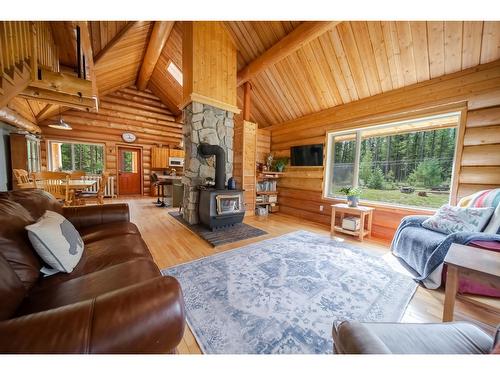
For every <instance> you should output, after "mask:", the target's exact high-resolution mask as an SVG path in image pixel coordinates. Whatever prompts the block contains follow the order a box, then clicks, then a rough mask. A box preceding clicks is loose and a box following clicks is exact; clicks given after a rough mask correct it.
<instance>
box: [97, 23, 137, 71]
mask: <svg viewBox="0 0 500 375" xmlns="http://www.w3.org/2000/svg"><path fill="white" fill-rule="evenodd" d="M136 23H137V21H130V22H128V23H127V25H126V26H125V27H124V28H123V29H121V30H120V31H119V32H118V33H117V34H116V35H115V36H114V37H113V39H111V40H110V41H109V42H108V43H106V46H104V47H103V48H102V49H101V50H100V51H99V53H97V54H96V56H95V57H94V64H96V65H97V64H98V63H99V60H101V59H102V58H103V57H104V56H106V54H107V53H108V52H109V51H110V50H111V49H113V47H114V46H115V45H116V44H117V43H118V42H119V41H120V40H122V38H123V36H124V35H125V34H127V32H128V31H129V30H130V29H131V28H132V26H134V25H135V24H136ZM100 27H101V30H102V29H103V28H106V23H105V22H101V25H100ZM102 40H103V32H102V31H101V42H102Z"/></svg>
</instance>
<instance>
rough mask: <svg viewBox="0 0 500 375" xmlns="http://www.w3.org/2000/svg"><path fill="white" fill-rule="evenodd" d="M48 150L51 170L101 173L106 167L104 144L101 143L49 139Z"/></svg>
mask: <svg viewBox="0 0 500 375" xmlns="http://www.w3.org/2000/svg"><path fill="white" fill-rule="evenodd" d="M48 152H49V158H48V160H49V165H48V167H49V170H51V171H65V172H71V171H84V172H86V173H87V174H101V173H102V171H103V169H104V146H103V145H101V144H93V143H74V142H62V141H49V143H48Z"/></svg>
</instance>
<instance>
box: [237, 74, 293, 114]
mask: <svg viewBox="0 0 500 375" xmlns="http://www.w3.org/2000/svg"><path fill="white" fill-rule="evenodd" d="M262 78H263V80H265V81H267V87H269V88H270V90H269V91H268V92H269V94H272V96H273V101H274V104H275V106H276V107H277V109H278V111H279V110H280V109H281V110H282V117H283V118H293V117H294V116H295V112H294V108H295V107H297V104H296V102H295V101H294V100H293V97H291V96H289V95H287V92H286V90H284V85H283V82H282V81H281V79H280V75H279V74H278V73H277V70H276V66H272V67H270V68H269V69H268V70H266V71H265V72H264V73H263V74H262ZM245 84H246V83H245Z"/></svg>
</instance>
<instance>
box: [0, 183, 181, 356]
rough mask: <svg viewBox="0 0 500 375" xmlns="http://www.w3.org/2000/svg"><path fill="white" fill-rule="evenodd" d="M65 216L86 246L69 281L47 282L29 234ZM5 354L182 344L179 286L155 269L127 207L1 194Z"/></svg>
mask: <svg viewBox="0 0 500 375" xmlns="http://www.w3.org/2000/svg"><path fill="white" fill-rule="evenodd" d="M45 210H52V211H56V212H59V213H61V214H63V215H64V216H65V217H66V218H67V219H69V220H70V221H71V222H72V223H73V225H74V226H75V227H76V228H77V230H78V231H79V232H80V234H81V236H82V239H83V241H84V243H85V250H84V253H83V256H82V259H81V260H80V262H79V263H78V265H77V266H76V268H75V269H74V270H73V272H71V273H70V274H66V273H59V274H56V275H53V276H49V277H42V276H41V274H40V268H41V267H42V266H43V261H42V260H41V259H40V258H39V257H38V255H37V254H36V252H35V251H34V250H33V248H32V247H31V244H30V241H29V239H28V237H27V234H26V231H25V229H24V227H25V226H26V225H28V224H30V223H33V222H34V221H36V220H37V219H38V218H39V217H40V216H41V215H42V214H43V213H44V212H45ZM0 301H1V302H0V353H168V352H175V348H176V347H177V345H178V344H179V342H180V340H181V339H182V336H183V332H184V326H185V310H184V301H183V298H182V292H181V288H180V285H179V283H178V282H177V280H176V279H175V278H173V277H165V276H162V275H161V274H160V271H159V269H158V267H157V266H156V264H155V263H154V261H153V259H152V257H151V254H150V253H149V250H148V248H147V246H146V244H145V242H144V241H143V239H142V237H141V235H140V233H139V231H138V229H137V227H136V226H135V225H134V224H132V223H131V222H130V221H129V210H128V206H127V205H126V204H110V205H101V206H83V207H74V208H66V207H62V206H61V205H60V204H59V203H58V202H57V201H56V200H55V199H54V198H53V197H52V196H51V195H49V194H47V193H45V192H43V191H41V190H36V189H29V190H18V191H13V192H1V193H0Z"/></svg>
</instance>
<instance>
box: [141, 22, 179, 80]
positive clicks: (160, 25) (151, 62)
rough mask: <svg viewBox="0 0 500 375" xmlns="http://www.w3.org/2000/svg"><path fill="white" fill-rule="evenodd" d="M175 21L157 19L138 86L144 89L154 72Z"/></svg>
mask: <svg viewBox="0 0 500 375" xmlns="http://www.w3.org/2000/svg"><path fill="white" fill-rule="evenodd" d="M174 23H175V22H174V21H156V22H155V24H154V26H153V31H152V33H151V37H150V38H149V43H148V48H147V49H146V54H145V55H144V59H143V60H142V65H141V69H140V70H139V75H138V77H137V88H138V89H139V90H144V89H145V88H146V87H147V85H148V82H149V79H150V78H151V75H152V74H153V70H154V68H155V66H156V63H157V62H158V59H159V58H160V55H161V51H163V47H165V43H166V42H167V40H168V37H169V36H170V32H171V31H172V29H173V27H174Z"/></svg>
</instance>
